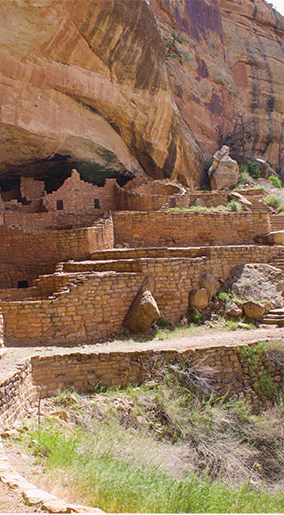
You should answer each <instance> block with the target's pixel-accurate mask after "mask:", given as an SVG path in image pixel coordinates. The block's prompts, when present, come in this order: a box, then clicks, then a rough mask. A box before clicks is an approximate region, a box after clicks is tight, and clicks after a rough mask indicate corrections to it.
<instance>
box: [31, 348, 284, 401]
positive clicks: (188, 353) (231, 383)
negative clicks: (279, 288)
mask: <svg viewBox="0 0 284 515" xmlns="http://www.w3.org/2000/svg"><path fill="white" fill-rule="evenodd" d="M256 343H258V342H254V343H252V344H250V345H255V344H256ZM240 347H242V344H241V345H238V346H237V345H236V346H232V345H231V346H230V345H228V346H226V345H225V346H211V347H209V348H202V349H195V348H191V349H187V350H184V351H177V350H172V349H169V350H165V349H164V350H159V351H158V350H131V351H125V350H124V351H120V352H97V353H96V352H93V353H86V352H76V353H73V354H63V353H62V354H58V355H56V356H48V357H46V356H35V357H32V371H33V378H34V381H35V382H36V383H37V384H40V385H43V395H44V396H47V397H48V396H52V395H54V394H56V393H57V392H58V391H59V390H63V389H66V388H70V387H74V388H75V390H76V391H77V392H80V393H83V392H88V391H92V390H93V388H94V387H96V386H99V385H105V386H125V385H127V384H129V383H134V384H137V383H142V382H143V381H145V380H146V379H148V378H149V376H150V375H151V374H152V373H153V371H154V370H155V367H157V366H158V367H159V364H160V363H161V362H168V363H177V362H183V361H184V360H187V361H188V362H190V363H191V366H192V368H193V369H194V368H195V369H199V370H200V369H203V370H204V367H210V368H211V369H212V372H213V374H212V378H211V384H212V389H213V391H215V392H217V393H218V394H219V395H224V394H229V396H233V397H237V396H238V395H239V394H244V396H245V397H246V398H247V399H248V400H249V401H251V402H252V404H253V405H255V406H257V405H258V404H259V402H260V401H259V398H258V397H257V395H256V393H255V391H254V385H255V381H256V379H255V377H254V376H251V375H250V374H249V371H248V368H247V367H246V366H245V365H244V364H243V363H242V361H241V359H240V358H239V352H238V350H239V349H240ZM260 366H261V367H262V371H265V372H266V373H267V374H268V376H270V377H271V380H272V381H273V382H274V383H275V389H276V390H277V388H278V387H280V386H281V384H282V382H283V379H284V371H283V367H282V366H281V364H279V363H278V362H277V360H273V359H272V358H270V357H268V356H267V355H266V354H264V355H263V356H262V357H261V363H260Z"/></svg>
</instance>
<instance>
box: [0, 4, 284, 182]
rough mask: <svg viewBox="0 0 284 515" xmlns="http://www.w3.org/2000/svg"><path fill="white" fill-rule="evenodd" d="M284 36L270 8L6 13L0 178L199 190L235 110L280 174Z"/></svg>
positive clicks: (88, 7)
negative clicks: (70, 176) (132, 181)
mask: <svg viewBox="0 0 284 515" xmlns="http://www.w3.org/2000/svg"><path fill="white" fill-rule="evenodd" d="M173 30H175V31H177V33H178V34H180V35H182V36H183V39H181V38H179V40H175V41H174V45H173V48H172V49H171V52H169V46H165V41H169V40H170V39H171V37H172V36H171V34H172V31H173ZM283 31H284V19H283V17H281V16H280V15H278V14H277V13H276V11H274V10H273V9H272V8H271V7H269V6H268V5H267V4H266V3H265V2H264V1H263V0H255V1H254V2H252V1H251V0H241V1H240V0H233V1H232V0H220V1H218V2H216V0H198V1H197V2H194V1H192V0H179V2H176V0H149V1H148V0H136V1H135V2H131V1H129V0H115V1H112V0H97V1H90V0H81V1H80V2H74V0H66V1H65V2H54V0H40V1H38V2H33V1H31V0H21V1H20V0H14V1H13V2H2V3H1V6H0V93H1V113H0V136H1V138H0V152H1V161H0V175H1V174H2V176H3V174H6V177H7V174H8V175H10V176H11V177H12V176H13V174H15V173H18V174H25V175H36V174H37V175H45V176H46V175H47V174H48V172H49V171H50V170H52V173H54V172H56V171H58V170H59V171H60V172H61V171H62V170H66V169H68V171H69V170H70V169H71V168H73V167H75V168H77V169H78V170H79V171H80V172H81V173H82V174H83V175H85V177H87V178H92V179H94V178H95V179H97V181H100V180H102V178H104V177H106V176H111V175H119V174H120V175H121V174H122V175H123V174H126V175H128V176H129V175H131V176H133V175H139V174H142V173H143V171H145V172H146V173H147V174H148V175H151V176H152V177H156V178H162V177H170V176H172V177H178V178H179V179H181V180H182V181H183V182H184V184H187V185H189V186H197V185H199V184H200V181H201V177H202V173H203V161H204V159H205V156H206V153H204V150H205V151H208V152H210V154H213V153H214V152H215V151H216V150H217V148H218V146H219V145H218V142H219V137H220V131H221V132H222V133H223V135H226V133H227V132H228V130H229V129H230V120H231V119H232V114H233V113H234V112H235V111H236V110H237V111H239V112H242V113H243V115H244V118H245V120H246V121H250V124H251V132H252V140H251V144H250V147H251V148H250V150H251V152H252V153H254V155H258V156H260V157H262V156H265V158H267V159H269V161H271V162H274V163H276V164H277V156H278V141H279V135H280V124H281V121H282V119H283V112H284V107H283V104H284V100H283V94H282V92H283V82H284V78H283V75H284V74H283ZM166 53H168V56H166Z"/></svg>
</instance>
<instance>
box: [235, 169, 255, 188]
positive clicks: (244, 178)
mask: <svg viewBox="0 0 284 515" xmlns="http://www.w3.org/2000/svg"><path fill="white" fill-rule="evenodd" d="M240 170H241V172H240V178H239V182H238V184H253V183H254V181H253V178H252V177H251V176H250V174H249V173H248V172H247V171H246V170H244V171H242V169H241V167H240Z"/></svg>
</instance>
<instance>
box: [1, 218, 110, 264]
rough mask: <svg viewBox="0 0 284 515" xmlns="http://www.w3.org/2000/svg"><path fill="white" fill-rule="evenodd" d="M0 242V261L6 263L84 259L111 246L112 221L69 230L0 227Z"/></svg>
mask: <svg viewBox="0 0 284 515" xmlns="http://www.w3.org/2000/svg"><path fill="white" fill-rule="evenodd" d="M0 239H1V246H0V262H1V263H6V262H7V263H9V264H11V263H29V264H34V263H39V262H42V260H43V259H44V260H45V262H53V263H54V262H59V261H65V260H68V259H84V258H87V257H88V256H89V255H90V254H91V253H92V252H94V251H95V250H99V249H106V248H112V247H113V246H114V239H113V223H112V218H109V219H106V220H101V221H100V222H99V223H97V224H96V226H93V227H85V228H81V229H73V230H72V229H70V230H55V231H43V232H40V231H37V232H36V231H33V232H31V231H24V230H20V229H13V228H11V227H6V226H1V227H0Z"/></svg>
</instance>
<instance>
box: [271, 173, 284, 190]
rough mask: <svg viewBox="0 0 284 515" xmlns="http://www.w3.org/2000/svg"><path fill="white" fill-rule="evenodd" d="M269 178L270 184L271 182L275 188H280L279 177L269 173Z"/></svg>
mask: <svg viewBox="0 0 284 515" xmlns="http://www.w3.org/2000/svg"><path fill="white" fill-rule="evenodd" d="M269 180H270V182H271V184H273V186H275V188H282V184H281V181H280V179H279V177H276V175H270V177H269Z"/></svg>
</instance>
